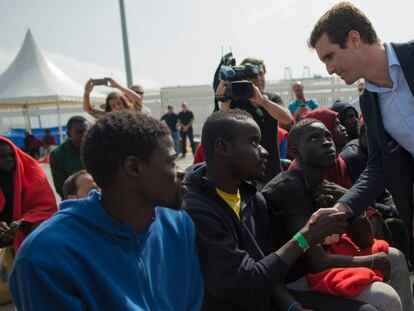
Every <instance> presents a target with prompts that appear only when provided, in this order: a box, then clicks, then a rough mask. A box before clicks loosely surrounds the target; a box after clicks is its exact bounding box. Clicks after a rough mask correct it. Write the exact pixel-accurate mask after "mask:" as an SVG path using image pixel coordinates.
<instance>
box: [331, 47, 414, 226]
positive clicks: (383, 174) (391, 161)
mask: <svg viewBox="0 0 414 311" xmlns="http://www.w3.org/2000/svg"><path fill="white" fill-rule="evenodd" d="M392 46H393V48H394V50H395V52H396V54H397V57H398V60H399V62H400V64H401V67H402V71H403V73H404V76H405V78H406V80H407V82H408V85H409V87H410V90H411V93H412V94H413V96H414V41H411V42H408V43H402V44H395V43H392ZM359 101H360V106H361V112H362V115H363V117H364V122H365V124H366V132H367V138H368V152H369V159H368V164H367V167H366V168H365V170H364V172H363V173H362V174H361V176H360V177H359V179H358V180H357V182H356V183H355V184H354V186H353V187H352V188H351V189H350V190H349V191H348V192H347V193H346V194H345V195H344V196H343V197H342V198H341V199H340V200H339V202H341V203H344V204H346V205H347V206H349V207H350V208H351V209H352V210H353V211H354V213H355V215H358V214H360V213H362V212H363V211H364V210H365V209H366V208H367V207H368V205H370V204H372V203H373V202H374V201H375V199H376V198H377V197H378V196H379V194H380V193H381V192H382V191H384V189H385V187H387V188H388V189H389V190H390V192H391V194H392V195H393V197H394V201H395V204H396V206H397V208H398V211H399V213H400V217H401V219H402V220H403V221H404V222H406V225H408V228H411V223H412V196H413V170H414V169H413V158H412V156H411V154H410V153H409V152H408V151H406V150H405V149H404V148H402V147H401V146H400V145H399V144H398V143H397V142H396V141H395V140H393V139H392V138H391V137H390V136H389V134H388V133H387V132H386V131H385V129H384V125H383V122H382V116H381V111H380V107H379V102H378V95H377V93H372V92H369V91H367V90H365V91H364V92H363V93H362V95H361V96H360V98H359ZM410 215H411V217H410ZM410 232H411V231H410Z"/></svg>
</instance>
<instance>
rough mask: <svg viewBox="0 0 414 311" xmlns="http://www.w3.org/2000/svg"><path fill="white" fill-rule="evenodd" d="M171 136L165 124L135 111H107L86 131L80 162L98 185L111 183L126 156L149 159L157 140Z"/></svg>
mask: <svg viewBox="0 0 414 311" xmlns="http://www.w3.org/2000/svg"><path fill="white" fill-rule="evenodd" d="M165 135H170V130H169V129H168V127H167V126H166V125H165V124H164V123H162V122H161V121H158V120H156V119H154V118H151V117H148V116H145V115H144V114H141V113H139V112H136V111H122V112H110V113H107V114H105V115H104V116H103V117H102V118H99V119H98V120H97V121H96V123H95V124H94V125H92V127H91V128H90V129H89V130H88V132H87V133H86V135H85V138H84V141H83V144H82V151H81V154H82V161H83V164H84V166H85V168H86V169H87V171H88V172H89V173H90V174H91V175H92V177H93V179H94V180H95V182H96V183H97V184H98V186H99V187H100V188H104V187H106V186H108V185H110V184H111V182H112V180H113V178H114V176H115V174H116V172H117V170H118V167H119V166H120V165H122V164H123V163H124V161H125V159H126V158H127V157H128V156H131V155H132V156H136V157H137V158H139V159H142V160H148V159H149V158H150V156H151V155H152V152H153V151H154V149H156V148H157V146H158V139H159V138H160V137H163V136H165Z"/></svg>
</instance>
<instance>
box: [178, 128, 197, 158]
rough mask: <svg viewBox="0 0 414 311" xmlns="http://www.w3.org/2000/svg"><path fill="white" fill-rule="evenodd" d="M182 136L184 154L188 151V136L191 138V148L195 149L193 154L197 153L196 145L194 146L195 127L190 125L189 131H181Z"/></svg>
mask: <svg viewBox="0 0 414 311" xmlns="http://www.w3.org/2000/svg"><path fill="white" fill-rule="evenodd" d="M180 136H181V152H182V154H183V155H185V154H186V153H187V136H188V139H189V140H190V145H191V149H192V150H193V154H194V153H195V146H194V136H193V128H192V127H190V128H189V129H188V131H187V132H184V131H183V130H181V131H180Z"/></svg>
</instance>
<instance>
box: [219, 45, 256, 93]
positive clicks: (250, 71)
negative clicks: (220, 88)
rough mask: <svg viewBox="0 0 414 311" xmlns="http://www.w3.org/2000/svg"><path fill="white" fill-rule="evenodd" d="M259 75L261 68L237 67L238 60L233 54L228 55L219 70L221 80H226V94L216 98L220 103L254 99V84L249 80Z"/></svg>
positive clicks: (252, 66) (251, 66) (247, 65)
mask: <svg viewBox="0 0 414 311" xmlns="http://www.w3.org/2000/svg"><path fill="white" fill-rule="evenodd" d="M258 74H259V66H257V65H252V64H249V63H247V64H244V65H241V66H236V60H235V59H234V58H233V55H232V53H229V54H226V55H225V56H224V57H223V59H222V65H221V66H220V70H219V80H224V81H225V85H226V94H225V95H224V96H216V99H217V100H219V101H226V100H229V99H231V100H232V101H236V100H243V99H249V98H251V97H253V83H252V82H251V81H248V80H247V79H253V78H255V77H257V75H258Z"/></svg>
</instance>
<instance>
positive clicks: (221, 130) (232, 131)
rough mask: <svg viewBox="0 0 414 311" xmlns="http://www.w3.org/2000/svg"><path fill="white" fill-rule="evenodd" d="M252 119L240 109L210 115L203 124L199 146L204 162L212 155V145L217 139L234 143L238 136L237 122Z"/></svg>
mask: <svg viewBox="0 0 414 311" xmlns="http://www.w3.org/2000/svg"><path fill="white" fill-rule="evenodd" d="M249 119H253V117H252V116H251V114H249V113H248V112H246V111H244V110H240V109H231V110H228V111H225V112H224V111H216V112H214V113H213V114H212V115H210V116H209V117H208V118H207V120H206V122H204V125H203V129H202V135H201V145H202V146H203V150H204V155H205V158H206V161H208V160H209V159H211V158H212V157H213V155H214V145H215V142H216V140H217V139H218V138H223V139H224V140H226V141H230V142H231V141H234V139H235V138H236V137H237V136H238V135H239V131H238V130H239V128H238V127H237V126H235V125H236V123H237V122H238V121H241V120H249Z"/></svg>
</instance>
